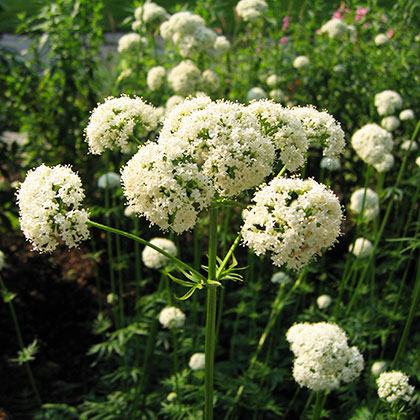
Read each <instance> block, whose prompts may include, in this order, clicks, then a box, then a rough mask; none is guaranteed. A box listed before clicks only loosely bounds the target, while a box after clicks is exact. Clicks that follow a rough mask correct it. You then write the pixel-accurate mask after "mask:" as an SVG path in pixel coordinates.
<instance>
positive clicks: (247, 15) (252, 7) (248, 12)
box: [236, 0, 268, 22]
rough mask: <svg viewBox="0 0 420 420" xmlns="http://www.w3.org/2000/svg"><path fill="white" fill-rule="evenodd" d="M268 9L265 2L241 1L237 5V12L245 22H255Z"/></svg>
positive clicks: (260, 0) (254, 0) (256, 0)
mask: <svg viewBox="0 0 420 420" xmlns="http://www.w3.org/2000/svg"><path fill="white" fill-rule="evenodd" d="M267 9H268V5H267V3H266V2H265V1H264V0H241V1H240V2H239V3H238V4H237V5H236V12H237V13H238V16H240V17H241V18H242V19H243V20H244V21H245V22H253V21H255V20H257V19H258V18H259V17H260V16H261V15H263V14H264V13H265V12H266V11H267Z"/></svg>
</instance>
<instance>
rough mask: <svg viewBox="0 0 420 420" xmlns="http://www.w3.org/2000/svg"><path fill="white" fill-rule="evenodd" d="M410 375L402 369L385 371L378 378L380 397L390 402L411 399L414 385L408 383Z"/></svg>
mask: <svg viewBox="0 0 420 420" xmlns="http://www.w3.org/2000/svg"><path fill="white" fill-rule="evenodd" d="M408 380H409V378H408V376H407V375H405V374H404V373H402V372H400V371H396V370H393V371H391V372H383V373H381V374H380V375H379V378H378V379H377V380H376V384H377V385H378V396H379V398H384V399H386V400H387V401H388V402H389V403H393V402H396V401H398V400H402V401H406V402H408V401H410V400H411V397H412V396H413V393H414V387H413V386H411V385H409V384H408Z"/></svg>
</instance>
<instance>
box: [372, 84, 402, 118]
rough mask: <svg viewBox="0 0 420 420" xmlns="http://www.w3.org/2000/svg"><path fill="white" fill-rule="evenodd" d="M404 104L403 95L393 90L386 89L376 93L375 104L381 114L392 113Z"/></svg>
mask: <svg viewBox="0 0 420 420" xmlns="http://www.w3.org/2000/svg"><path fill="white" fill-rule="evenodd" d="M402 105H403V100H402V98H401V96H400V95H399V94H398V93H397V92H394V91H393V90H384V91H383V92H380V93H377V94H376V95H375V106H376V107H377V109H378V114H379V115H392V114H394V113H395V111H396V110H397V109H400V108H401V107H402Z"/></svg>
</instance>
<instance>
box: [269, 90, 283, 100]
mask: <svg viewBox="0 0 420 420" xmlns="http://www.w3.org/2000/svg"><path fill="white" fill-rule="evenodd" d="M269 96H270V98H271V99H272V100H273V101H276V102H283V103H284V102H285V100H286V95H285V93H284V92H283V91H282V90H281V89H273V90H270V93H269Z"/></svg>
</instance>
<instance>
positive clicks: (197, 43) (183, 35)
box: [160, 11, 217, 57]
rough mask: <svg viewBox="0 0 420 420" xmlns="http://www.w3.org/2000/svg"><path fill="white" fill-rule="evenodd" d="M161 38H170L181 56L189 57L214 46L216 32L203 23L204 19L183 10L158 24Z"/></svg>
mask: <svg viewBox="0 0 420 420" xmlns="http://www.w3.org/2000/svg"><path fill="white" fill-rule="evenodd" d="M160 34H161V35H162V38H163V39H166V40H171V41H172V42H173V43H174V44H175V45H177V46H178V48H179V53H180V54H181V56H182V57H191V56H193V55H196V54H199V53H200V52H202V51H207V50H209V49H211V48H212V47H213V46H214V43H215V41H216V39H217V34H216V32H214V31H213V30H212V29H209V28H207V27H206V25H205V21H204V19H203V18H202V17H201V16H199V15H196V14H194V13H191V12H188V11H185V12H178V13H175V14H174V15H172V16H171V17H170V19H169V20H167V21H165V22H163V23H162V25H161V26H160Z"/></svg>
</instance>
